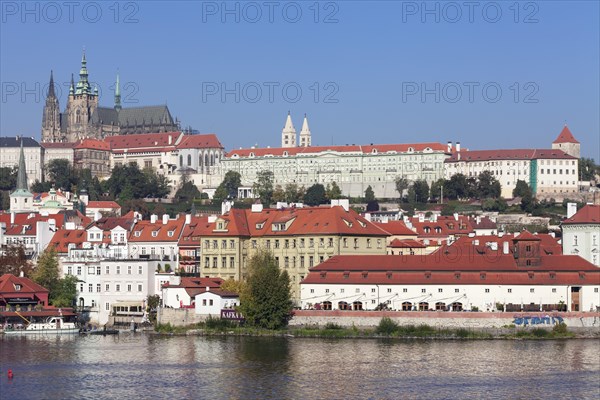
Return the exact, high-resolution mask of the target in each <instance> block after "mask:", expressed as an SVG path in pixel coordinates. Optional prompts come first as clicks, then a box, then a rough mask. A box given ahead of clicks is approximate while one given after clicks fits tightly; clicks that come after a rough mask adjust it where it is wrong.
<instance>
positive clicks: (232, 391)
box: [0, 333, 600, 400]
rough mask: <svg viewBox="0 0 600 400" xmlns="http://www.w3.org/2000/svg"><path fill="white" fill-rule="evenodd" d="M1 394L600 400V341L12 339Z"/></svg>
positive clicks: (2, 348)
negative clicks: (11, 373)
mask: <svg viewBox="0 0 600 400" xmlns="http://www.w3.org/2000/svg"><path fill="white" fill-rule="evenodd" d="M9 368H10V369H12V370H13V373H14V378H13V379H12V380H8V378H7V371H8V369H9ZM0 398H1V399H19V400H25V399H165V398H168V399H172V400H175V399H177V400H179V399H211V400H212V399H465V398H485V399H509V398H510V399H542V398H548V399H550V398H551V399H564V398H569V399H599V398H600V342H599V341H596V340H565V341H533V340H523V341H503V340H489V341H488V340H484V341H443V340H439V341H432V340H388V339H385V340H384V339H331V340H329V339H299V338H268V337H258V338H254V337H158V336H154V335H148V334H143V333H137V334H121V335H119V336H114V337H110V336H107V337H98V336H97V337H79V336H74V337H64V336H62V337H45V338H43V337H42V338H34V337H7V336H4V337H2V338H0Z"/></svg>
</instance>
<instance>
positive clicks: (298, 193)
mask: <svg viewBox="0 0 600 400" xmlns="http://www.w3.org/2000/svg"><path fill="white" fill-rule="evenodd" d="M305 193H306V190H305V189H304V186H301V187H299V186H298V184H296V183H288V184H287V185H285V201H286V202H288V203H297V202H299V201H302V199H303V198H304V195H305Z"/></svg>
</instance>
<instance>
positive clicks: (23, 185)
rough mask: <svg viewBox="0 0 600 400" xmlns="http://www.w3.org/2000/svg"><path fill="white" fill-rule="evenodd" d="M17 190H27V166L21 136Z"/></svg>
mask: <svg viewBox="0 0 600 400" xmlns="http://www.w3.org/2000/svg"><path fill="white" fill-rule="evenodd" d="M17 190H27V169H26V167H25V153H24V151H23V137H21V153H20V154H19V169H18V170H17Z"/></svg>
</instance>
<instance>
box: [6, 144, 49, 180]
mask: <svg viewBox="0 0 600 400" xmlns="http://www.w3.org/2000/svg"><path fill="white" fill-rule="evenodd" d="M21 144H22V145H23V153H24V157H25V164H26V165H27V167H26V172H27V186H28V187H29V186H31V185H32V184H33V183H34V182H35V181H36V180H39V181H40V182H41V181H42V168H43V167H44V161H43V159H44V157H43V149H42V147H41V146H40V144H39V143H38V142H37V141H36V140H35V139H33V138H28V137H0V167H10V168H12V167H18V166H19V157H20V152H21Z"/></svg>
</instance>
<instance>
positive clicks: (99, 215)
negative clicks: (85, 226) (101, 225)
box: [94, 211, 102, 221]
mask: <svg viewBox="0 0 600 400" xmlns="http://www.w3.org/2000/svg"><path fill="white" fill-rule="evenodd" d="M100 218H102V214H100V211H96V212H95V213H94V221H98V220H99V219H100Z"/></svg>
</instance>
